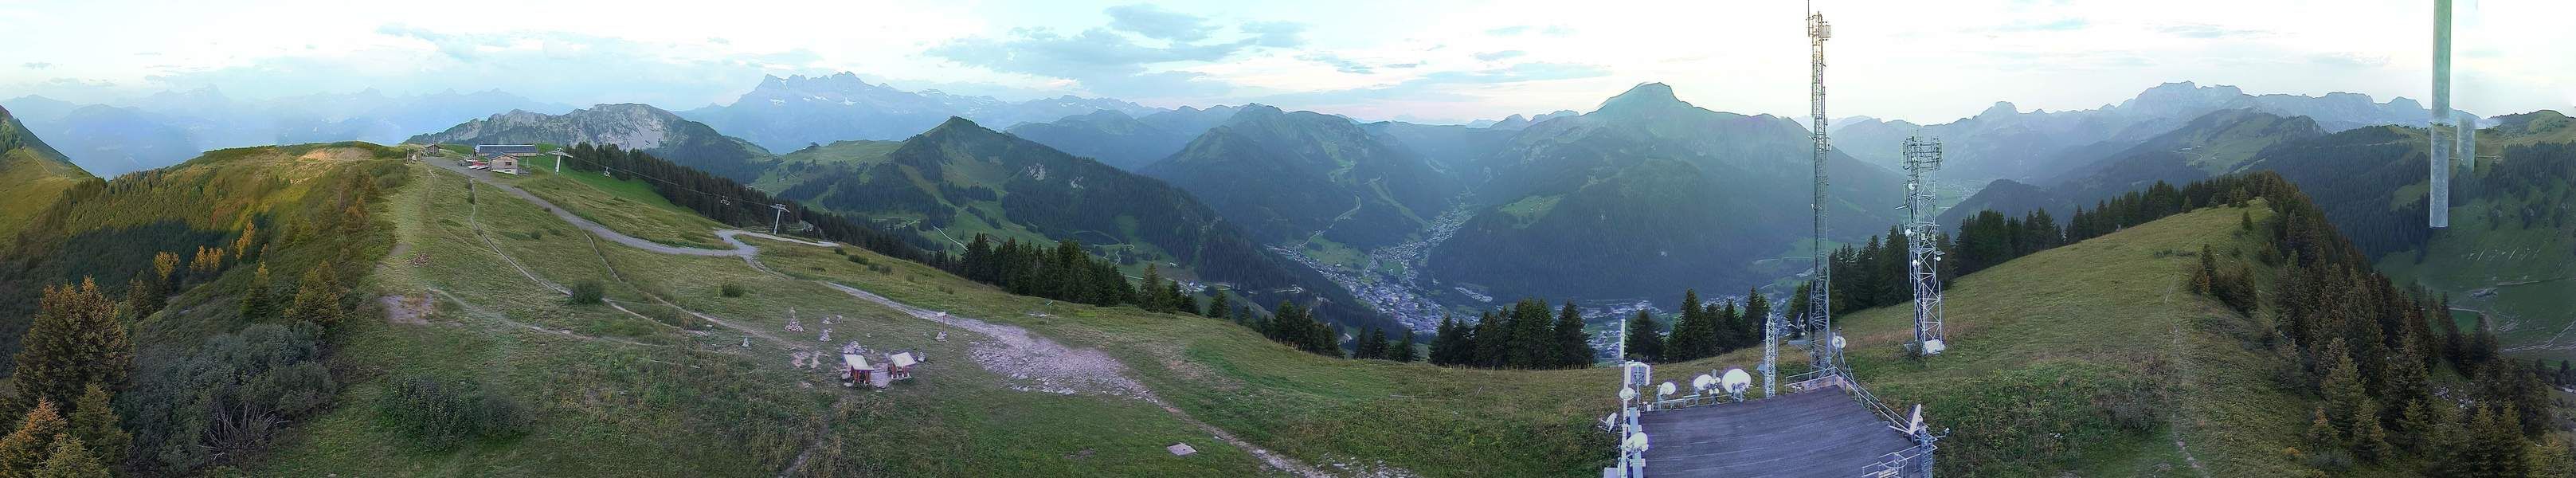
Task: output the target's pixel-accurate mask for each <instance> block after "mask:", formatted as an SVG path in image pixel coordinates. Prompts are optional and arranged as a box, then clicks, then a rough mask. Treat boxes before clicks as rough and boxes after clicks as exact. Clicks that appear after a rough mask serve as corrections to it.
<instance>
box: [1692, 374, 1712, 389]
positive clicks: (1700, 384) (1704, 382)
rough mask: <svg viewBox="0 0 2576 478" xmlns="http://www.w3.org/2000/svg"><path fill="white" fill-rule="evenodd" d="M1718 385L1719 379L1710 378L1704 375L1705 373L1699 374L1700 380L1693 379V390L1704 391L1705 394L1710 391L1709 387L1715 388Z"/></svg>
mask: <svg viewBox="0 0 2576 478" xmlns="http://www.w3.org/2000/svg"><path fill="white" fill-rule="evenodd" d="M1716 385H1717V377H1711V376H1708V374H1704V373H1703V374H1699V377H1698V378H1693V379H1691V390H1698V391H1703V392H1705V391H1708V387H1713V386H1716Z"/></svg>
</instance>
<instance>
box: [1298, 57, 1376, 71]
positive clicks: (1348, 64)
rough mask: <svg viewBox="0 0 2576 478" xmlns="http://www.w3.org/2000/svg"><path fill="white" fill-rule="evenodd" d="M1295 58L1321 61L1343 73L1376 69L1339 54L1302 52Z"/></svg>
mask: <svg viewBox="0 0 2576 478" xmlns="http://www.w3.org/2000/svg"><path fill="white" fill-rule="evenodd" d="M1297 59H1299V60H1306V61H1311V62H1316V63H1322V64H1326V65H1332V67H1333V71H1339V72H1343V73H1351V74H1360V75H1365V74H1369V73H1374V72H1376V71H1377V70H1376V67H1373V66H1369V65H1368V64H1365V63H1360V62H1357V61H1351V59H1349V58H1342V57H1340V56H1335V55H1333V54H1330V53H1310V54H1304V55H1297Z"/></svg>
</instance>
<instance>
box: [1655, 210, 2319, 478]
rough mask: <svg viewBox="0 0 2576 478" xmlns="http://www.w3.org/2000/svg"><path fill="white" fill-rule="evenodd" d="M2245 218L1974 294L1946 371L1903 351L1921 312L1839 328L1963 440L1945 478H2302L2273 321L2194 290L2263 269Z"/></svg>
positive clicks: (1790, 357) (2072, 249) (2185, 228)
mask: <svg viewBox="0 0 2576 478" xmlns="http://www.w3.org/2000/svg"><path fill="white" fill-rule="evenodd" d="M2239 211H2240V210H2239V209H2231V208H2215V209H2207V210H2202V211H2198V212H2192V213H2187V214H2182V215H2177V216H2173V217H2169V218H2165V219H2162V220H2158V221H2155V222H2152V223H2148V224H2145V225H2141V226H2138V227H2133V228H2130V229H2128V230H2125V231H2121V232H2118V233H2113V234H2110V235H2106V236H2102V237H2098V238H2094V239H2092V240H2088V241H2084V242H2081V243H2077V244H2073V245H2068V246H2065V247H2061V248H2057V249H2052V250H2048V251H2043V252H2040V253H2037V254H2032V255H2030V256H2027V257H2023V258H2019V259H2015V260H2013V261H2011V262H2007V263H2004V264H2002V265H1998V266H1995V267H1994V268H1991V269H1988V270H1986V271H1982V272H1979V273H1976V274H1971V275H1968V276H1965V277H1960V278H1958V279H1956V280H1954V281H1953V282H1952V284H1951V285H1950V288H1949V291H1948V294H1947V295H1946V299H1947V301H1946V304H1947V309H1946V311H1947V318H1948V320H1947V329H1948V337H1949V343H1950V349H1949V351H1948V352H1947V353H1944V354H1942V355H1940V356H1937V357H1933V358H1930V359H1925V360H1915V359H1912V358H1908V357H1907V356H1906V353H1905V351H1904V349H1903V346H1904V345H1905V343H1907V342H1910V341H1911V340H1912V324H1913V307H1912V306H1911V305H1910V304H1907V305H1902V306H1897V307H1882V308H1876V309H1870V310H1864V311H1860V312H1857V313H1852V314H1847V315H1846V316H1844V317H1840V318H1837V322H1836V323H1837V324H1838V325H1839V326H1841V327H1843V328H1844V332H1843V334H1844V336H1845V337H1846V338H1847V339H1848V340H1849V341H1850V342H1851V346H1850V348H1849V349H1847V350H1849V351H1850V352H1849V358H1848V361H1849V362H1850V363H1851V366H1852V368H1853V370H1854V371H1855V372H1854V373H1855V375H1856V376H1857V377H1858V378H1859V379H1860V380H1861V382H1862V383H1863V384H1864V385H1865V386H1868V387H1869V388H1870V389H1871V390H1872V391H1873V392H1875V393H1876V394H1877V395H1878V396H1879V398H1881V399H1882V400H1885V401H1887V402H1888V403H1890V404H1892V405H1896V406H1900V407H1902V406H1908V405H1912V404H1918V403H1919V404H1924V416H1925V419H1926V421H1928V422H1929V423H1930V424H1931V425H1932V426H1933V427H1934V428H1935V429H1936V430H1940V429H1947V430H1948V433H1949V436H1948V437H1946V438H1944V439H1943V440H1942V441H1941V442H1940V443H1941V450H1940V455H1939V463H1940V466H1941V469H1942V471H1943V472H1944V473H1947V474H1953V475H1961V476H2056V475H2067V476H2101V475H2110V476H2197V475H2196V474H2195V473H2193V472H2192V471H2191V469H2190V463H2189V462H2188V461H2186V460H2185V458H2184V454H2183V452H2182V450H2181V449H2179V448H2176V447H2175V445H2174V442H2175V440H2177V439H2180V440H2182V441H2184V442H2186V443H2188V444H2189V450H2190V455H2191V457H2192V458H2196V459H2197V461H2198V462H2199V463H2200V464H2201V465H2202V466H2204V467H2206V469H2207V471H2209V473H2210V474H2211V475H2213V476H2286V475H2290V474H2294V473H2296V472H2299V471H2301V470H2303V469H2304V466H2303V465H2301V464H2299V463H2296V462H2293V461H2291V460H2290V459H2289V458H2287V457H2285V456H2283V455H2281V454H2280V453H2279V451H2280V450H2282V449H2283V448H2285V447H2288V446H2293V445H2295V444H2297V443H2299V442H2301V441H2302V440H2301V439H2300V438H2299V433H2300V430H2302V428H2300V427H2301V426H2303V425H2304V422H2303V421H2300V420H2297V419H2296V418H2297V417H2303V416H2305V415H2304V414H2303V413H2302V412H2301V411H2302V410H2306V405H2305V402H2304V401H2303V399H2301V398H2299V397H2297V396H2295V395H2293V394H2290V393H2289V392H2286V391H2283V390H2281V389H2279V388H2278V387H2277V386H2275V385H2274V383H2273V382H2272V378H2271V377H2272V375H2271V371H2272V370H2275V369H2276V368H2277V367H2280V366H2282V363H2283V362H2281V361H2280V359H2278V358H2275V357H2273V356H2271V355H2269V354H2270V352H2269V350H2268V349H2266V348H2263V347H2261V346H2259V345H2256V344H2254V343H2252V342H2250V340H2251V339H2250V338H2251V337H2259V336H2260V335H2261V334H2262V333H2265V332H2268V331H2269V330H2270V328H2269V327H2270V325H2269V323H2268V321H2267V319H2263V318H2260V317H2246V316H2243V315H2240V314H2237V313H2235V312H2233V311H2230V310H2227V309H2226V308H2225V307H2224V306H2221V305H2219V304H2217V303H2216V302H2214V301H2212V300H2210V299H2208V298H2205V297H2200V296H2198V295H2196V294H2193V293H2191V292H2190V291H2189V290H2188V289H2185V288H2183V287H2184V282H2185V281H2186V280H2187V279H2188V277H2189V275H2188V274H2189V271H2190V268H2191V267H2192V266H2194V265H2196V264H2197V261H2198V260H2199V259H2198V257H2197V255H2198V253H2199V250H2200V246H2201V244H2204V243H2207V244H2211V245H2212V247H2213V248H2214V249H2215V250H2216V251H2217V252H2218V253H2220V254H2222V255H2225V256H2226V257H2224V258H2222V263H2224V262H2223V261H2228V260H2250V259H2246V258H2250V257H2251V256H2242V257H2239V256H2237V255H2236V254H2235V251H2236V250H2238V249H2239V248H2243V250H2245V251H2248V252H2247V253H2248V254H2250V253H2251V252H2250V251H2252V250H2253V248H2254V247H2256V245H2257V244H2259V243H2258V242H2257V241H2258V239H2257V238H2256V236H2253V235H2239V234H2234V233H2233V231H2235V230H2236V222H2237V219H2238V213H2239ZM2255 215H2256V218H2257V220H2261V219H2262V218H2264V217H2265V216H2266V215H2267V214H2266V212H2265V211H2264V210H2261V209H2257V212H2255ZM2257 277H2266V278H2267V277H2269V275H2268V274H2257ZM1760 358H1761V351H1760V349H1758V348H1750V349H1743V350H1737V351H1734V352H1730V353H1728V354H1725V355H1722V356H1719V357H1715V358H1710V359H1705V360H1701V361H1696V362H1689V363H1684V364H1672V365H1665V366H1660V367H1658V370H1657V375H1658V377H1657V378H1658V379H1659V380H1672V381H1681V382H1684V383H1687V381H1688V380H1689V379H1690V377H1691V376H1693V375H1696V374H1700V373H1707V372H1709V371H1713V370H1724V369H1727V368H1743V369H1746V370H1747V371H1753V370H1756V369H1755V365H1757V364H1758V363H1759V361H1760ZM1781 359H1782V362H1784V363H1783V364H1782V365H1781V367H1780V369H1781V371H1782V373H1784V374H1791V373H1797V372H1803V371H1805V370H1806V369H1807V367H1806V366H1805V365H1803V364H1804V363H1805V362H1806V352H1805V351H1804V350H1802V349H1798V348H1795V347H1785V346H1784V347H1783V348H1782V350H1781ZM1757 393H1758V392H1757ZM2123 411H2124V412H2125V413H2141V412H2143V413H2147V414H2149V415H2147V416H2145V417H2137V416H2131V417H2127V418H2123V417H2121V416H2120V413H2123Z"/></svg>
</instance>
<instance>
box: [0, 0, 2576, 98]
mask: <svg viewBox="0 0 2576 478" xmlns="http://www.w3.org/2000/svg"><path fill="white" fill-rule="evenodd" d="M2429 4H2430V2H2429V1H2427V0H2332V1H2309V0H2174V1H2158V2H2139V1H2126V0H2093V1H2086V0H2057V1H2050V0H1958V1H1949V0H1945V1H1939V2H1923V1H1895V0H1890V1H1853V0H1823V1H1818V2H1815V3H1814V8H1816V9H1817V10H1818V11H1821V12H1824V13H1825V16H1826V19H1827V20H1829V21H1830V22H1832V23H1833V24H1834V31H1835V37H1834V38H1833V39H1832V40H1830V41H1828V42H1827V46H1826V49H1827V54H1828V57H1829V60H1830V61H1829V66H1828V69H1827V85H1828V88H1829V90H1830V92H1831V93H1832V102H1831V105H1830V108H1831V109H1830V110H1829V112H1828V116H1831V117H1837V118H1839V117H1844V116H1851V115H1868V116H1875V117H1880V118H1889V119H1906V120H1912V121H1916V122H1919V123H1939V122H1946V121H1950V120H1953V119H1957V118H1959V117H1963V116H1969V115H1973V114H1976V113H1977V112H1979V111H1982V110H1985V109H1986V108H1987V107H1988V106H1989V105H1992V104H1993V103H1994V102H1996V101H2010V102H2013V103H2014V104H2015V105H2016V106H2017V107H2018V108H2019V109H2021V110H2023V111H2029V110H2034V109H2046V110H2067V109H2087V108H2095V107H2100V106H2102V105H2104V104H2110V103H2117V102H2119V101H2120V100H2123V99H2127V98H2129V97H2131V96H2135V95H2136V94H2137V93H2138V92H2139V91H2141V90H2145V89H2147V88H2149V87H2152V86H2155V85H2157V84H2159V83H2164V82H2169V81H2194V82H2198V83H2200V84H2202V85H2235V86H2239V87H2242V88H2244V89H2245V91H2246V92H2248V93H2256V94H2264V93H2295V94H2306V95H2322V94H2325V93H2329V92H2337V91H2348V92H2357V93H2364V94H2369V95H2371V96H2373V97H2375V98H2377V99H2380V100H2383V101H2384V100H2386V99H2388V98H2390V97H2394V96H2405V97H2410V98H2416V99H2419V100H2423V99H2426V98H2427V94H2428V92H2429V89H2430V88H2431V86H2430V85H2431V80H2430V72H2429V71H2430V63H2431V59H2430V57H2431V46H2430V43H2431V42H2430V38H2431V26H2430V24H2431V20H2430V15H2431V10H2432V9H2431V7H2430V5H2429ZM1806 8H1807V7H1806V5H1805V4H1802V3H1801V2H1799V1H1793V0H1784V1H1747V0H1725V1H1676V2H1619V1H1584V2H1565V1H1533V2H1510V1H1505V2H1465V1H1440V0H1426V1H1396V2H1389V1H1383V0H1364V1H1347V0H1300V1H1294V2H1240V1H1195V0H1194V1H1156V2H1146V3H1136V2H1081V1H975V0H934V1H870V0H838V1H820V2H785V1H771V0H731V1H726V2H670V3H662V2H650V1H614V2H607V1H539V0H505V1H494V0H442V1H435V2H402V1H371V2H346V1H304V0H283V1H262V2H228V1H194V2H185V1H145V0H71V1H27V0H0V25H6V28H0V44H6V45H11V46H10V47H9V48H7V49H5V50H0V98H9V97H17V96H20V95H44V96H48V97H52V98H56V99H63V100H69V101H75V102H105V103H111V104H116V103H120V102H124V101H131V100H132V99H133V98H137V97H140V96H143V95H147V94H150V93H154V92H160V91H168V90H189V89H196V88H203V87H214V88H216V89H218V90H219V91H221V92H223V93H224V94H225V95H227V96H230V97H233V98H236V99H262V98H273V97H280V96H292V95H303V94H312V93H347V92H355V91H359V90H363V89H368V88H374V89H377V90H379V91H382V92H385V93H389V94H420V93H434V92H439V91H444V90H455V91H482V90H490V89H499V90H502V91H507V92H510V93H515V94H519V95H522V96H526V97H529V98H532V99H536V100H539V101H547V102H558V103H566V104H574V105H589V104H596V103H618V102H643V103H651V104H654V105H657V106H662V107H665V108H669V109H688V108H694V107H699V106H705V105H709V104H726V103H731V102H732V101H733V99H734V98H735V97H737V96H739V95H741V94H742V93H744V92H746V91H748V90H749V89H750V88H751V87H752V86H754V85H756V84H758V83H759V81H760V80H761V78H762V77H763V76H765V75H777V76H787V75H794V74H805V75H820V74H829V73H833V72H841V71H849V72H854V73H857V74H858V75H859V76H861V77H862V78H865V79H867V80H868V81H871V82H882V83H889V84H892V85H894V86H896V87H898V88H904V89H938V90H942V91H947V92H951V93H963V94H981V95H991V96H996V97H1000V98H1004V99H1029V98H1037V97H1047V96H1057V95H1065V94H1072V95H1081V96H1107V97H1114V98H1120V99H1125V100H1129V101H1135V102H1139V103H1143V104H1146V105H1150V106H1158V107H1174V106H1180V105H1199V106H1205V105H1214V104H1239V103H1244V102H1260V103H1267V104H1272V105H1277V106H1281V107H1285V108H1290V109H1306V110H1315V111H1321V112H1326V113H1335V114H1343V115H1347V116H1352V117H1355V118H1363V119H1406V120H1416V121H1433V122H1463V121H1466V120H1469V119H1480V118H1481V119H1494V118H1501V117H1503V116H1506V115H1510V114H1515V113H1521V114H1535V113H1544V112H1548V111H1555V110H1577V111H1589V110H1591V109H1592V108H1594V107H1596V106H1598V105H1599V104H1600V102H1601V100H1602V99H1605V98H1607V97H1609V96H1611V95H1615V94H1617V93H1619V92H1621V91H1624V90H1626V89H1628V88H1629V87H1631V86H1634V85H1636V84H1638V83H1644V82H1663V83H1667V84H1670V85H1672V86H1673V87H1674V90H1675V91H1676V93H1677V94H1678V96H1680V97H1681V99H1683V100H1685V101H1690V102H1692V103H1694V104H1697V105H1699V106H1702V107H1706V108H1710V109H1715V110H1721V111H1733V112H1740V113H1747V114H1757V113H1771V114H1779V115H1784V116H1797V117H1803V116H1805V115H1806V111H1807V82H1808V69H1807V63H1808V53H1809V52H1808V45H1807V39H1806V37H1805V34H1804V26H1803V17H1804V12H1805V9H1806ZM2459 8H2460V10H2461V11H2460V13H2459V19H2460V26H2459V27H2458V35H2459V40H2458V47H2457V51H2458V52H2459V55H2460V58H2461V60H2460V61H2459V66H2458V71H2459V75H2460V76H2459V78H2460V79H2459V80H2458V82H2459V84H2460V85H2461V86H2460V88H2459V89H2458V91H2459V93H2458V96H2457V97H2458V98H2459V99H2458V100H2457V103H2458V105H2459V107H2460V108H2463V109H2466V110H2469V111H2472V112H2477V113H2481V114H2489V115H2493V114H2504V113H2513V112H2524V111H2530V110H2536V109H2559V110H2562V111H2565V110H2569V109H2571V107H2570V105H2576V28H2570V23H2569V20H2568V19H2570V18H2576V2H2569V1H2566V0H2487V1H2470V0H2462V1H2461V2H2460V7H2459Z"/></svg>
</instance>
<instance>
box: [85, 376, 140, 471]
mask: <svg viewBox="0 0 2576 478" xmlns="http://www.w3.org/2000/svg"><path fill="white" fill-rule="evenodd" d="M73 406H74V407H75V408H73V409H72V416H71V421H70V423H69V425H70V427H71V428H70V430H71V436H74V437H79V438H80V440H81V442H82V443H88V444H89V445H88V448H89V450H90V452H91V454H93V455H97V458H98V462H99V463H123V462H125V447H126V446H127V445H128V444H130V443H133V442H134V436H133V435H131V434H128V433H126V432H125V429H123V428H120V427H118V426H117V421H116V408H115V407H114V406H113V405H110V404H109V400H108V394H107V388H106V387H100V386H99V385H98V384H95V383H93V384H89V387H88V390H87V391H84V392H82V393H81V397H80V401H77V402H73Z"/></svg>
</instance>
